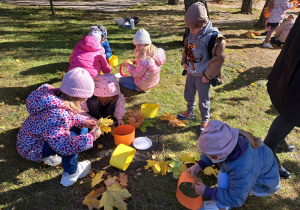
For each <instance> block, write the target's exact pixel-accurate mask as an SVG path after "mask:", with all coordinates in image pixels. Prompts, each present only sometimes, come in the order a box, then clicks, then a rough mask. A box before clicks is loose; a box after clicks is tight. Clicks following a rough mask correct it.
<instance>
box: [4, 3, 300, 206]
mask: <svg viewBox="0 0 300 210" xmlns="http://www.w3.org/2000/svg"><path fill="white" fill-rule="evenodd" d="M166 2H167V1H166V0H163V1H158V0H156V1H154V0H151V1H148V2H147V3H144V4H142V5H138V6H134V7H132V8H131V9H128V10H126V11H122V12H120V13H99V12H91V11H78V10H66V9H59V8H55V11H56V17H55V18H53V17H52V16H51V11H50V7H23V6H14V5H9V4H4V3H0V17H1V18H0V23H1V25H0V49H1V54H0V59H1V65H0V90H1V94H0V122H1V123H0V181H1V182H0V198H1V199H0V209H87V207H86V206H84V205H83V204H82V200H83V199H84V197H85V196H86V195H87V194H88V193H89V192H90V191H91V188H90V187H89V183H90V181H91V178H90V177H87V178H86V179H84V184H80V182H77V183H76V184H74V185H73V186H71V187H68V188H65V187H63V186H61V185H60V184H59V182H60V179H61V175H60V173H61V172H62V169H61V168H51V167H46V166H44V165H43V164H40V163H35V162H30V161H27V160H25V159H23V158H21V157H20V156H19V155H18V154H17V151H16V147H15V145H16V135H17V133H18V130H19V128H20V126H21V124H22V122H24V120H25V119H26V118H27V116H28V112H27V110H26V106H25V103H24V101H25V100H26V98H27V96H28V94H29V93H30V92H32V91H33V90H35V89H36V88H38V87H39V86H40V85H42V84H44V83H49V84H51V85H53V86H55V87H59V86H60V83H61V79H62V77H63V75H64V73H65V72H66V70H67V68H68V66H69V65H68V58H69V56H70V54H71V52H72V50H73V48H74V46H75V44H76V43H77V42H78V41H79V40H80V39H81V38H82V37H83V36H85V35H87V33H88V30H89V26H91V25H98V24H102V25H105V26H106V27H107V29H108V40H109V42H110V45H111V48H112V51H113V54H115V55H117V56H118V57H119V63H122V62H124V61H125V60H127V59H129V58H133V57H134V56H133V50H134V45H133V43H132V39H133V36H134V34H135V32H136V30H130V29H123V28H119V27H118V26H117V25H115V23H114V21H113V19H114V18H119V17H130V16H138V17H139V18H140V19H141V20H140V22H139V23H138V24H137V25H136V29H139V28H145V29H147V30H148V31H149V33H150V35H151V38H152V41H153V43H154V44H155V45H156V46H158V47H162V48H163V49H165V51H166V54H167V62H166V64H165V65H164V66H163V67H162V70H161V81H160V84H159V85H158V86H156V87H155V88H153V89H152V90H151V91H149V92H147V93H145V94H139V95H135V96H132V97H128V98H127V99H126V101H125V104H126V109H127V111H128V110H139V109H140V105H141V104H143V103H146V102H150V103H157V104H159V105H160V109H159V115H162V114H163V113H165V112H169V113H170V114H174V115H176V114H178V113H179V112H182V111H184V110H185V109H186V106H185V100H184V97H183V90H184V84H185V77H183V76H181V72H182V66H181V65H180V60H181V53H182V51H183V48H182V42H181V40H182V34H183V31H184V29H183V28H184V22H183V15H184V8H183V5H179V6H169V5H166ZM233 5H235V4H234V2H233V1H230V2H229V3H227V4H222V5H218V4H213V3H211V2H210V1H209V3H208V7H209V10H210V12H211V13H210V18H211V20H212V22H213V25H214V26H215V27H217V28H219V30H220V31H221V32H222V33H223V34H224V36H225V37H226V40H227V49H226V53H227V55H226V61H225V63H224V65H223V68H222V74H223V78H224V84H223V85H221V86H218V87H215V88H212V89H211V119H217V120H222V121H225V122H227V123H228V124H229V125H230V126H233V127H236V128H241V129H245V130H247V131H250V132H252V133H253V134H254V135H256V136H260V137H262V139H263V138H264V137H265V136H266V133H267V131H268V128H269V126H270V124H271V122H272V121H273V119H274V118H275V116H276V114H277V113H276V110H275V109H274V107H273V106H272V105H271V102H270V100H269V96H268V94H267V90H266V83H267V76H268V74H269V72H270V70H271V68H272V66H273V64H274V62H275V60H276V58H277V56H278V54H279V53H280V50H281V49H280V48H275V49H273V50H271V49H264V48H261V42H262V40H261V39H257V38H256V39H255V38H245V37H243V36H241V34H242V33H244V32H246V31H247V30H252V29H253V28H252V25H253V24H254V23H255V22H256V21H257V18H258V17H259V14H260V11H259V10H254V14H252V15H242V14H239V13H238V12H239V10H240V9H239V6H238V7H235V6H233ZM295 14H297V13H295ZM258 31H259V32H263V30H258ZM112 71H113V73H117V72H118V67H114V68H113V70H112ZM195 116H196V117H195V119H194V120H190V121H189V122H188V124H187V127H186V128H185V129H178V128H172V127H170V126H168V125H167V123H165V122H164V121H160V119H159V117H158V118H156V119H154V120H153V124H154V125H155V127H156V129H157V130H158V132H159V133H160V135H161V140H162V141H161V144H163V145H165V147H164V151H156V155H157V157H158V159H160V160H162V159H163V157H165V155H170V154H173V155H176V156H180V155H182V154H186V153H191V154H193V155H195V156H196V155H199V149H198V147H197V140H198V137H199V126H200V121H201V118H200V112H199V109H198V106H197V107H196V109H195ZM299 135H300V134H299V128H295V129H294V130H293V132H292V133H291V134H290V135H289V136H288V138H287V140H288V142H289V143H292V144H294V145H295V146H296V150H295V151H294V152H292V153H280V154H279V158H280V160H281V162H282V163H283V165H284V166H285V168H286V169H288V170H289V171H290V172H291V173H292V176H291V179H289V180H281V188H280V190H279V191H278V192H276V193H275V194H272V195H270V196H267V197H255V196H249V197H248V198H247V200H246V202H245V204H244V205H243V206H242V207H241V208H240V209H299V208H300V196H299V195H300V192H299V189H300V183H299V182H300V152H299V148H300V143H299V141H297V139H298V138H299V137H300V136H299ZM97 170H101V169H100V168H99V169H97ZM125 173H127V172H125ZM128 175H130V174H129V173H128ZM201 178H202V179H203V180H204V183H206V184H207V185H210V186H214V185H216V179H215V178H214V177H208V176H206V175H203V174H202V175H201ZM177 181H178V180H176V179H174V178H173V177H172V174H171V173H169V174H167V175H166V176H162V175H155V174H154V173H153V172H148V171H142V175H141V176H138V178H137V179H136V178H134V177H133V176H129V185H128V187H127V189H128V190H129V192H130V193H131V194H132V197H131V198H129V199H127V200H126V203H127V204H128V209H185V208H184V207H183V206H182V205H181V204H180V203H179V202H178V201H177V199H176V196H175V194H176V187H177Z"/></svg>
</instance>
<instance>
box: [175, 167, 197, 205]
mask: <svg viewBox="0 0 300 210" xmlns="http://www.w3.org/2000/svg"><path fill="white" fill-rule="evenodd" d="M182 182H190V183H193V184H195V183H196V182H195V180H194V178H193V177H192V176H191V175H190V174H189V173H188V172H186V171H184V172H182V174H181V175H180V177H179V180H178V185H177V192H176V197H177V199H178V201H179V202H180V203H181V204H182V205H183V206H185V207H186V208H188V209H199V208H200V207H201V206H202V196H201V195H200V196H198V197H197V198H191V197H188V196H186V195H184V194H183V193H182V192H181V191H180V189H179V185H180V184H181V183H182Z"/></svg>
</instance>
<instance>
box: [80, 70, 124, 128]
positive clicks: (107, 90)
mask: <svg viewBox="0 0 300 210" xmlns="http://www.w3.org/2000/svg"><path fill="white" fill-rule="evenodd" d="M94 82H95V90H94V94H93V96H92V97H91V98H89V99H88V100H86V101H85V102H84V103H83V104H82V106H81V108H82V110H83V111H85V112H86V113H85V115H87V116H89V117H92V118H90V119H93V118H95V119H96V120H98V119H100V118H101V117H103V118H105V117H109V116H110V118H111V119H113V120H114V121H115V124H118V125H124V122H123V116H124V114H125V105H124V95H123V94H122V93H121V92H120V86H119V83H118V80H117V78H116V77H115V75H113V74H111V73H108V74H102V75H97V76H96V77H95V78H94Z"/></svg>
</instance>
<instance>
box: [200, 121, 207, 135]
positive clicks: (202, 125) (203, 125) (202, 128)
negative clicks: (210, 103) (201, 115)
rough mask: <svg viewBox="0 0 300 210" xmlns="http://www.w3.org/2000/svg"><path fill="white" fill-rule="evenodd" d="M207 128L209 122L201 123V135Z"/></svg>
mask: <svg viewBox="0 0 300 210" xmlns="http://www.w3.org/2000/svg"><path fill="white" fill-rule="evenodd" d="M206 126H207V122H201V125H200V133H202V131H203V130H204V128H205V127H206Z"/></svg>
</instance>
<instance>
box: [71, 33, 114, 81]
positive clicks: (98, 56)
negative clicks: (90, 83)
mask: <svg viewBox="0 0 300 210" xmlns="http://www.w3.org/2000/svg"><path fill="white" fill-rule="evenodd" d="M90 33H91V35H88V36H86V37H83V38H82V39H81V40H80V41H79V42H78V43H77V44H76V46H75V48H74V50H73V53H72V55H71V56H70V58H69V63H70V67H69V68H68V71H69V70H71V69H73V68H75V67H81V68H84V69H86V70H87V71H88V72H89V73H90V75H91V76H92V77H95V76H97V75H98V74H99V73H100V71H102V72H103V73H109V72H110V71H111V69H110V66H109V64H108V63H107V61H106V58H105V51H104V49H103V47H102V45H101V43H100V40H101V34H100V38H99V40H98V39H97V38H96V36H94V35H95V33H97V32H95V31H91V32H90Z"/></svg>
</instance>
